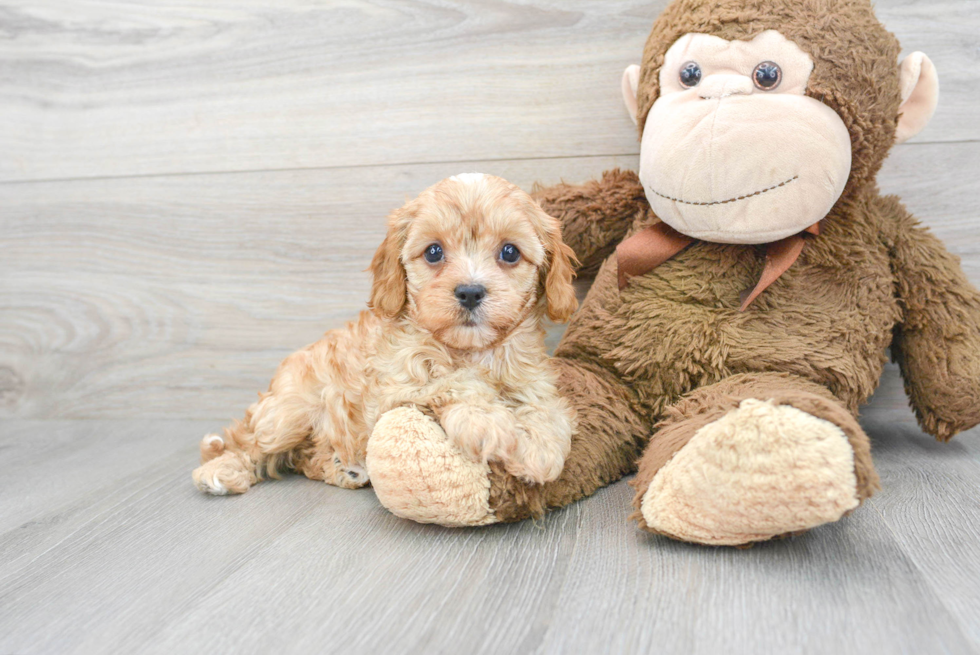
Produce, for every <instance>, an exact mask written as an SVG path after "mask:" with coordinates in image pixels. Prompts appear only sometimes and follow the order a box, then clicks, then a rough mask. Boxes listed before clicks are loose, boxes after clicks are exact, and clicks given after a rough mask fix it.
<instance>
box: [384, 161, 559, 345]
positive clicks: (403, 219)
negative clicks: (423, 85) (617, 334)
mask: <svg viewBox="0 0 980 655" xmlns="http://www.w3.org/2000/svg"><path fill="white" fill-rule="evenodd" d="M573 258H574V255H573V254H572V251H571V249H570V248H569V247H568V246H566V245H565V244H564V243H563V242H562V240H561V226H560V225H559V223H558V221H557V220H555V219H554V218H552V217H551V216H548V215H547V214H545V213H544V211H542V210H541V208H540V207H539V206H538V204H537V203H536V202H534V200H532V199H531V197H530V196H528V195H527V194H526V193H524V192H523V191H521V190H520V189H518V188H517V187H516V186H514V185H513V184H510V183H509V182H507V181H506V180H503V179H501V178H499V177H492V176H488V175H480V174H468V175H458V176H455V177H451V178H449V179H446V180H443V181H442V182H439V183H438V184H436V185H434V186H432V187H430V188H428V189H426V190H425V191H423V192H422V194H421V195H420V196H419V197H418V198H416V199H415V200H413V201H411V202H409V203H408V204H407V205H405V206H404V207H402V208H401V209H399V210H397V211H395V212H394V213H393V214H392V215H391V217H390V219H389V224H388V235H387V236H386V237H385V240H384V243H382V244H381V247H380V248H379V249H378V251H377V253H376V254H375V255H374V260H373V261H372V262H371V272H372V273H373V275H374V286H373V288H372V291H371V302H370V305H371V307H372V308H373V309H374V310H375V311H376V312H377V313H379V314H381V315H382V316H386V317H389V318H393V317H395V316H398V315H399V314H402V313H406V314H407V315H408V316H409V317H410V318H411V319H412V320H414V321H415V322H416V323H417V324H419V325H420V326H421V327H423V328H424V329H426V330H429V331H430V332H432V333H433V334H434V335H435V337H436V338H437V339H439V340H440V341H441V342H443V343H445V344H446V345H448V346H450V347H452V348H458V349H464V350H478V349H481V348H486V347H488V346H490V345H492V344H493V343H495V342H496V341H497V340H499V339H500V338H502V337H504V336H506V335H507V334H508V333H509V332H510V331H511V330H512V329H513V328H514V327H515V326H516V325H518V324H519V323H521V322H522V321H524V320H525V319H526V318H528V317H538V316H540V315H541V314H543V313H545V312H546V313H547V315H548V316H549V317H550V318H551V319H552V320H555V321H559V322H562V321H566V320H568V318H569V316H571V314H572V312H574V311H575V308H576V306H577V302H576V300H575V292H574V290H573V288H572V275H573V268H572V260H573Z"/></svg>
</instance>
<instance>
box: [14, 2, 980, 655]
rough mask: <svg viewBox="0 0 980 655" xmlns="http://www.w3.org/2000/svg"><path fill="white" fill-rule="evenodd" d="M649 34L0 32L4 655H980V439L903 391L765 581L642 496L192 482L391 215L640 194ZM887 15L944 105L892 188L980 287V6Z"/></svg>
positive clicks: (434, 14)
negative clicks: (408, 202)
mask: <svg viewBox="0 0 980 655" xmlns="http://www.w3.org/2000/svg"><path fill="white" fill-rule="evenodd" d="M664 4H665V2H664V1H663V0H653V1H650V0H647V1H640V0H561V1H559V0H515V1H511V2H497V1H492V2H489V1H485V0H480V1H476V0H473V1H469V2H467V1H464V0H426V1H422V0H328V1H325V2H319V3H311V2H302V1H300V0H277V1H276V2H253V1H251V0H236V1H235V2H227V3H226V2H213V1H210V2H205V1H203V0H192V1H189V2H184V3H177V4H173V3H170V4H165V3H164V4H163V6H160V5H161V3H148V2H136V1H133V0H119V1H117V2H106V1H105V0H0V471H2V473H0V655H5V654H8V653H18V654H19V653H116V652H141V653H142V652H153V653H157V652H159V653H197V652H201V653H208V654H209V655H214V654H215V653H224V652H235V653H266V652H272V651H277V652H278V651H281V652H288V653H293V652H330V653H334V652H336V653H361V652H364V653H372V652H393V653H394V652H412V653H423V652H425V653H428V652H446V653H457V652H459V653H467V652H474V653H483V652H487V653H531V652H535V653H576V652H585V653H604V652H610V653H620V652H657V653H684V654H688V653H719V652H726V653H729V652H730V653H753V654H756V653H780V654H784V653H832V654H833V655H843V654H848V653H862V654H865V653H896V652H901V653H913V654H918V653H940V652H943V653H980V430H973V431H971V432H970V433H967V434H964V435H961V436H960V437H958V438H957V439H956V440H955V441H953V442H952V443H950V444H947V445H942V444H937V443H935V442H934V441H933V440H931V439H930V438H928V437H927V436H925V435H924V434H922V433H921V431H920V430H919V429H918V428H917V427H916V425H915V422H914V420H913V418H912V416H911V414H910V412H909V410H908V409H907V407H906V401H905V398H904V395H903V391H902V388H901V381H900V380H899V378H898V374H897V370H896V369H895V368H894V367H893V366H890V367H888V369H887V371H886V373H885V376H884V378H883V381H882V387H881V389H880V390H879V392H878V393H877V394H876V396H875V399H874V402H873V403H872V404H871V405H870V406H869V407H868V408H866V410H865V411H864V412H863V418H862V421H863V423H864V425H865V427H866V428H867V430H868V432H869V434H870V435H871V436H872V439H873V442H874V443H873V446H874V455H875V461H876V463H877V466H878V468H879V472H880V473H881V477H882V482H883V485H884V489H883V490H882V492H881V493H879V494H878V495H877V496H875V497H874V498H873V499H872V500H871V501H869V502H868V503H866V504H865V505H864V506H862V507H861V508H859V509H858V510H857V511H856V512H855V513H854V514H853V515H851V516H850V517H847V518H846V519H844V520H843V521H841V522H839V523H838V524H835V525H833V526H827V527H823V528H820V529H817V530H814V531H813V532H811V533H810V534H807V535H805V536H802V537H798V538H795V539H791V540H787V541H781V542H775V543H769V544H765V545H762V546H758V547H756V548H753V549H749V550H733V549H712V548H700V547H693V546H688V545H684V544H679V543H675V542H671V541H669V540H665V539H661V538H657V537H652V536H650V535H647V534H645V533H641V532H639V531H638V530H636V528H635V526H634V525H633V524H631V523H628V522H627V521H626V515H627V513H628V505H629V499H630V490H629V487H628V486H627V485H626V484H625V481H624V482H620V483H618V484H615V485H613V486H611V487H609V488H607V489H604V490H602V491H601V492H599V493H598V494H596V495H595V496H594V497H592V498H589V499H587V500H585V501H582V502H580V503H578V504H576V505H574V506H572V507H569V508H567V509H565V510H563V511H560V512H556V513H554V514H552V515H550V516H548V517H546V518H545V519H543V520H541V521H540V522H536V523H535V522H525V523H521V524H517V525H511V526H495V527H490V528H482V529H472V530H459V531H452V530H446V529H442V528H437V527H433V526H421V525H416V524H413V523H409V522H405V521H402V520H399V519H397V518H395V517H393V516H391V515H390V514H388V513H387V512H386V511H385V510H384V509H383V508H382V507H381V506H380V505H379V504H378V502H377V500H376V499H375V497H374V494H373V493H372V492H371V490H370V489H365V490H359V491H345V490H341V489H335V488H331V487H328V486H326V485H323V484H322V483H316V482H312V481H309V480H306V479H302V478H297V477H290V478H287V479H284V480H282V481H277V482H274V483H269V484H262V485H259V486H257V487H256V488H255V489H253V490H252V491H250V492H249V493H248V494H246V495H245V496H242V497H236V498H210V497H205V496H203V495H201V494H200V493H199V492H197V491H196V490H195V489H194V488H193V487H192V485H191V483H190V470H191V469H192V468H193V467H194V465H195V462H196V457H197V445H196V442H197V439H198V438H199V437H200V436H201V435H202V434H204V433H205V432H206V431H210V430H214V429H216V428H218V427H220V426H221V425H222V423H224V422H226V421H227V420H228V419H230V418H232V417H234V416H236V415H239V414H240V413H241V411H242V410H243V408H244V407H245V406H246V405H247V404H248V403H249V402H250V401H251V400H252V399H253V398H254V395H255V392H256V391H258V390H259V389H262V388H264V387H265V385H266V384H267V382H268V377H269V375H270V373H271V371H272V369H273V368H274V366H275V364H276V363H277V362H278V361H279V359H281V358H282V357H283V356H284V355H285V354H287V353H288V352H290V351H291V350H294V349H296V348H297V347H299V346H301V345H303V344H305V343H308V342H310V341H312V340H314V339H316V338H317V337H318V335H319V334H320V333H322V332H323V331H324V330H326V329H330V328H333V327H337V326H339V325H340V324H341V323H342V322H343V321H345V320H347V319H349V318H350V317H352V316H353V315H354V314H355V312H356V311H357V310H358V309H359V308H360V307H362V306H363V304H364V300H365V298H366V293H367V288H368V280H367V276H366V274H365V273H364V272H363V270H364V268H365V266H366V265H367V263H368V261H369V259H370V256H371V254H372V252H373V250H374V248H375V247H376V246H377V244H378V243H379V242H380V239H381V236H382V234H383V229H384V217H385V214H386V213H387V212H388V211H389V210H391V209H392V208H394V207H396V206H398V205H399V204H401V203H402V202H403V201H404V199H405V198H406V196H410V195H414V194H416V193H417V192H418V191H420V190H421V189H422V188H424V187H425V186H427V185H428V184H431V183H432V182H435V181H436V180H438V179H440V178H442V177H445V176H447V175H451V174H454V173H459V172H465V171H474V170H477V171H482V172H487V173H495V174H499V175H503V176H504V177H507V178H509V179H511V180H513V181H514V182H516V183H518V184H521V185H523V186H530V184H532V183H533V182H534V181H536V180H540V181H543V182H546V183H547V182H554V181H557V180H559V179H566V180H569V181H577V180H582V179H585V178H588V177H590V176H594V175H597V174H598V173H600V172H601V171H602V170H604V169H607V168H610V167H613V166H622V167H635V166H636V153H637V144H636V139H635V131H634V129H633V126H632V124H631V123H630V121H629V118H628V117H627V114H626V112H625V111H624V110H623V108H622V106H621V101H620V99H619V76H620V74H621V72H622V70H623V68H624V67H625V66H626V65H627V64H630V63H634V62H637V61H638V59H639V55H640V52H641V49H642V45H643V41H644V40H645V38H646V34H647V33H648V31H649V27H650V23H651V22H652V20H653V18H654V17H655V16H656V15H657V13H658V12H659V11H660V10H661V9H662V7H663V6H664ZM876 5H877V9H878V14H879V16H880V17H881V18H882V20H883V21H884V22H885V23H886V25H887V26H888V27H889V29H891V30H892V31H894V32H895V33H896V34H897V35H898V37H899V38H900V39H901V40H902V42H903V45H904V46H905V51H906V52H909V51H912V50H923V51H925V52H927V53H928V54H929V55H930V56H931V57H932V59H933V61H934V62H935V63H936V65H937V69H938V71H939V74H940V78H941V81H942V98H941V101H940V109H939V111H938V112H937V114H936V117H935V119H934V121H933V123H932V124H931V125H930V126H929V127H928V128H927V129H926V130H925V131H924V132H923V133H922V134H921V135H919V136H918V137H917V138H916V139H914V140H913V141H911V142H910V143H908V144H905V145H903V146H901V147H898V148H896V150H895V152H894V154H893V155H892V156H891V158H890V159H889V160H888V162H887V163H886V165H885V168H884V170H883V171H882V173H881V175H880V177H879V180H880V183H881V186H882V189H883V190H884V191H885V192H887V193H899V194H901V195H902V197H903V199H904V200H905V202H906V204H907V205H908V206H909V208H910V209H911V210H912V211H913V212H914V213H916V214H917V215H918V216H919V217H920V218H922V219H923V221H924V222H925V223H926V224H927V225H930V226H931V227H932V228H933V229H934V230H935V232H936V233H937V234H938V235H939V236H941V237H942V238H943V239H945V240H946V242H947V244H948V245H949V248H950V250H952V251H953V252H955V253H957V254H958V255H960V256H961V257H962V259H963V265H964V268H965V269H966V271H967V274H968V275H969V276H970V278H971V279H972V280H973V281H974V282H975V283H980V233H978V226H980V216H978V206H980V202H978V201H980V173H978V171H980V120H978V118H980V114H978V110H977V107H980V58H978V56H977V53H978V52H980V36H978V35H980V2H978V0H945V1H944V2H941V3H940V2H936V1H935V0H879V1H878V2H877V3H876Z"/></svg>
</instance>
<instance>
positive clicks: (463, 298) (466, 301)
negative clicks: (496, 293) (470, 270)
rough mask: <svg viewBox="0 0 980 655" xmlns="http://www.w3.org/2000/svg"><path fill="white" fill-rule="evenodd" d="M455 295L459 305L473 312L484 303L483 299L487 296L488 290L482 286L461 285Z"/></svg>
mask: <svg viewBox="0 0 980 655" xmlns="http://www.w3.org/2000/svg"><path fill="white" fill-rule="evenodd" d="M455 293H456V300H458V301H459V304H460V305H462V306H463V307H465V308H466V309H468V310H470V311H473V310H474V309H476V307H477V305H479V304H480V303H481V302H483V298H484V297H485V296H486V295H487V288H486V287H485V286H483V285H482V284H461V285H459V286H458V287H456V290H455Z"/></svg>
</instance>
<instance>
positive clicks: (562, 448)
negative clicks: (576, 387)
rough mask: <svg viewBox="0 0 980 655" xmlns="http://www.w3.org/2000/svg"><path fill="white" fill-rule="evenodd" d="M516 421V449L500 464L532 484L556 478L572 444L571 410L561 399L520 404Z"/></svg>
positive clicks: (512, 473)
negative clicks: (542, 405)
mask: <svg viewBox="0 0 980 655" xmlns="http://www.w3.org/2000/svg"><path fill="white" fill-rule="evenodd" d="M517 421H518V439H517V451H516V454H515V456H514V457H513V458H512V459H504V468H505V469H506V470H507V472H508V473H510V474H511V475H513V476H515V477H518V478H521V479H522V480H525V481H527V482H531V483H533V484H543V483H545V482H551V481H553V480H557V479H558V477H559V476H560V475H561V472H562V469H564V467H565V458H566V457H568V453H569V451H570V450H571V447H572V427H573V423H574V421H573V418H572V412H571V410H570V409H569V408H568V407H567V406H565V404H564V403H561V402H558V403H555V404H554V405H553V406H544V407H541V406H529V407H524V408H521V409H519V410H518V411H517Z"/></svg>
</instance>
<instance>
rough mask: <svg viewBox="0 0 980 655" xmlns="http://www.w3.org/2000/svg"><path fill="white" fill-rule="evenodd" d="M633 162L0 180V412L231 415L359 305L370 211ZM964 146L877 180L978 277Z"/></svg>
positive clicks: (979, 245)
mask: <svg viewBox="0 0 980 655" xmlns="http://www.w3.org/2000/svg"><path fill="white" fill-rule="evenodd" d="M635 165H636V160H635V158H634V157H620V158H615V157H597V158H585V159H570V160H569V159H556V160H548V159H545V160H518V161H498V162H486V161H485V162H470V163H466V164H421V165H412V166H397V167H376V168H356V169H345V170H339V169H329V170H318V171H280V172H257V173H241V174H219V175H188V176H183V175H177V176H161V177H149V178H131V179H121V180H116V179H110V180H81V181H73V182H40V183H19V184H5V185H0V207H3V213H2V214H0V251H2V252H3V253H4V256H3V257H2V258H0V415H6V416H21V417H31V418H100V417H101V418H108V417H113V418H126V417H136V416H155V417H169V418H210V417H215V416H220V417H230V416H237V415H238V414H239V413H240V412H241V411H243V409H244V407H245V406H246V405H247V404H248V403H250V402H251V401H252V400H253V399H254V398H255V394H256V393H257V392H258V391H259V390H263V389H265V387H266V386H267V384H268V378H269V376H270V375H271V373H272V371H273V370H274V368H275V366H276V364H277V363H278V362H279V361H280V359H282V357H284V356H285V355H287V354H288V353H289V352H291V351H293V350H295V349H297V348H299V347H301V346H303V345H305V344H306V343H309V342H310V341H313V340H315V339H317V338H318V337H319V336H320V334H322V333H323V332H324V331H325V330H327V329H331V328H334V327H338V326H340V325H342V324H343V323H344V322H345V321H346V320H349V319H350V318H352V317H353V316H355V315H356V312H357V311H358V310H359V309H361V308H362V307H363V306H364V302H365V300H366V298H367V293H368V288H369V281H368V277H367V274H366V273H364V269H365V267H366V266H367V264H368V262H369V261H370V258H371V255H372V253H373V251H374V248H375V247H376V246H377V244H379V243H380V242H381V239H382V237H383V233H384V219H385V216H386V215H387V213H388V212H389V211H390V210H391V209H393V208H395V207H397V206H399V205H400V204H401V203H402V202H404V200H405V199H406V198H407V197H410V196H413V195H415V194H416V193H417V192H418V191H420V190H421V189H423V188H424V187H426V186H428V185H429V184H431V183H433V182H435V181H437V180H439V179H441V178H443V177H445V176H447V175H451V174H454V173H458V172H461V171H466V170H480V171H483V172H487V173H494V174H498V175H503V176H504V177H507V178H508V179H511V180H513V181H514V182H516V183H517V184H520V185H523V186H525V187H529V186H530V185H531V184H532V183H533V182H534V181H535V180H541V181H544V182H546V183H551V182H556V181H558V180H559V179H561V178H564V179H566V180H569V181H579V180H584V179H586V178H589V177H591V176H595V175H598V174H600V173H601V172H602V171H603V170H605V169H607V168H610V167H613V166H622V167H634V166H635ZM978 169H980V143H958V144H954V143H950V144H920V145H907V146H903V147H900V148H898V149H897V150H896V152H895V154H894V155H893V156H892V158H891V159H890V160H889V161H888V162H887V164H886V167H885V169H884V170H883V172H882V173H881V176H880V181H881V186H882V188H883V190H884V191H885V192H886V193H892V192H894V193H900V194H901V195H902V197H903V199H904V200H905V202H906V203H907V204H908V206H909V208H910V209H911V210H912V211H913V212H916V213H918V214H919V216H920V217H921V218H922V219H923V221H924V222H925V223H926V224H927V225H931V226H933V227H934V229H935V230H936V232H937V233H938V234H939V236H940V237H942V238H944V239H945V240H946V241H947V243H948V244H949V246H950V249H951V250H952V251H953V252H955V253H957V254H958V255H960V256H961V257H962V258H963V263H964V267H965V269H966V271H967V274H968V275H969V276H970V278H971V279H972V280H973V281H974V282H976V283H980V236H978V235H977V233H976V228H975V225H976V220H977V211H976V198H977V194H978V192H980V180H978V178H977V176H976V172H975V171H976V170H978Z"/></svg>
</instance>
